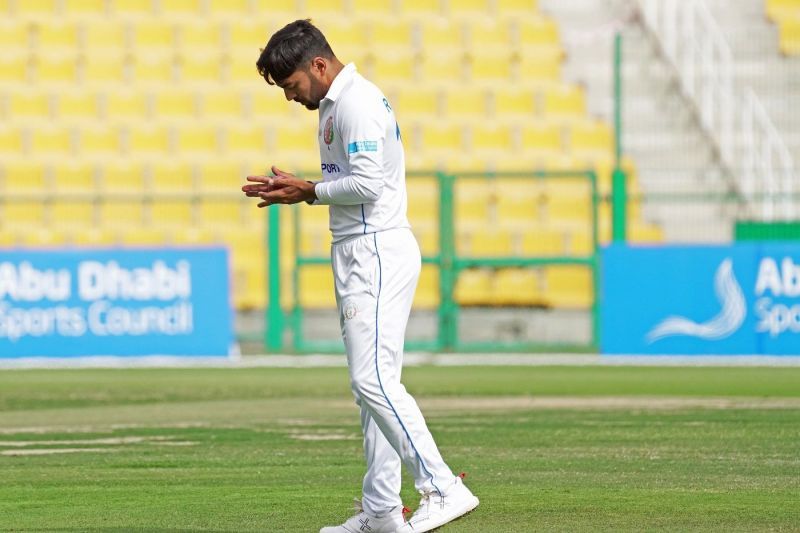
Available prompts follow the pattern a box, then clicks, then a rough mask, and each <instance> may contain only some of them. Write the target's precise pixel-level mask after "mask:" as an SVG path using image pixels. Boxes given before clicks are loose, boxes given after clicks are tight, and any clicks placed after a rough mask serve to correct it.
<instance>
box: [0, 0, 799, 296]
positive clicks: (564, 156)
mask: <svg viewBox="0 0 800 533" xmlns="http://www.w3.org/2000/svg"><path fill="white" fill-rule="evenodd" d="M766 1H767V5H768V8H769V13H770V16H771V17H772V18H773V19H774V20H776V21H777V22H778V23H779V24H780V27H781V47H782V49H783V50H784V52H786V53H800V22H798V21H800V16H798V13H797V12H798V7H797V6H798V4H797V2H795V1H793V0H766ZM9 5H11V6H13V7H11V8H9V11H8V13H9V14H8V15H6V14H4V16H3V18H2V20H0V47H2V48H3V54H2V56H0V193H2V194H3V195H5V196H4V201H3V202H2V204H0V226H2V227H3V228H6V229H9V228H10V229H9V231H7V232H4V233H3V238H2V240H1V241H0V244H5V245H7V244H13V243H21V244H25V245H29V246H46V245H52V244H59V243H65V244H70V245H75V246H108V245H132V246H147V245H164V244H199V243H202V244H212V243H218V244H223V245H226V246H228V247H229V248H230V250H231V253H232V278H231V286H232V288H233V291H234V301H235V303H236V305H237V307H239V308H240V309H260V308H263V306H264V305H265V304H266V297H267V295H266V284H265V279H264V276H265V268H266V253H265V249H264V222H263V221H264V219H265V217H264V212H263V211H260V210H257V209H256V208H255V205H254V203H255V202H253V201H249V200H248V199H245V198H242V197H240V194H239V192H238V190H239V187H240V186H241V184H242V183H243V182H244V177H245V176H246V175H247V174H248V172H249V173H259V174H263V173H265V171H266V169H268V168H269V166H270V165H272V164H277V165H278V166H283V167H285V168H286V169H291V170H293V171H296V172H297V171H299V172H303V173H304V175H307V176H309V177H314V176H315V175H317V174H316V173H315V169H318V158H319V156H318V147H317V144H316V139H315V135H314V132H315V130H316V128H317V117H316V114H314V113H308V112H306V111H305V110H303V109H301V108H299V107H298V106H296V105H295V104H293V103H288V102H286V101H285V99H284V97H283V95H282V94H281V92H280V91H279V90H278V89H275V88H273V87H269V86H267V85H266V84H265V83H264V80H262V79H261V78H260V77H259V76H258V73H257V71H256V68H255V61H256V59H257V57H258V53H259V50H260V49H261V48H263V47H264V45H265V43H266V41H267V39H268V38H269V36H270V35H271V34H272V33H273V32H274V31H275V30H276V29H278V28H280V27H281V26H283V25H284V24H286V23H287V22H289V21H291V20H294V19H296V18H306V17H308V16H313V17H314V19H315V21H317V22H318V23H319V25H320V27H321V28H322V29H323V31H324V32H325V33H326V35H327V36H328V38H329V39H330V41H331V43H332V46H333V48H334V50H335V51H336V52H337V54H339V55H340V57H342V59H344V60H345V61H349V60H353V61H355V62H356V63H357V65H358V68H359V70H360V71H361V72H363V73H364V74H365V75H367V76H369V77H370V78H371V79H373V80H374V81H375V82H376V83H378V85H379V86H381V87H382V88H383V89H384V91H385V92H386V94H387V97H388V98H389V101H390V102H391V103H392V105H393V107H394V108H395V110H396V112H397V116H398V119H399V125H400V128H401V131H402V138H403V142H404V144H405V146H406V163H407V169H408V170H409V171H410V176H409V179H408V191H409V218H410V220H411V222H412V225H413V230H414V232H415V234H416V236H417V238H418V240H419V242H420V245H421V249H422V251H423V253H424V254H425V255H427V256H435V255H437V254H438V253H439V221H438V210H439V199H438V185H437V182H436V178H435V176H434V175H432V174H431V173H430V172H431V171H435V170H448V171H450V172H453V173H455V174H457V175H458V174H463V173H465V172H470V173H475V172H484V171H495V172H502V171H533V170H553V169H575V168H584V167H586V166H587V164H588V165H590V166H592V167H594V168H595V169H596V171H597V172H598V178H599V187H600V191H601V193H603V194H607V193H608V192H609V190H610V160H611V155H610V154H611V147H612V135H611V130H610V129H609V127H608V125H607V124H605V123H602V122H598V121H596V120H594V119H592V118H591V117H589V116H588V113H587V105H586V93H585V90H584V88H583V87H580V86H575V85H570V84H568V83H565V82H564V81H563V80H562V77H561V65H562V62H563V56H564V52H563V49H562V47H561V44H560V40H559V39H560V37H559V28H558V26H557V24H556V23H555V21H554V20H553V19H551V18H549V17H547V16H546V15H544V14H543V13H542V12H540V11H539V9H538V7H537V3H536V2H535V1H534V0H436V1H427V0H338V1H334V2H331V1H327V0H302V1H296V2H274V1H273V0H224V1H223V0H147V1H139V0H57V1H56V0H25V1H24V2H23V1H16V2H12V3H11V4H9ZM377 51H380V53H378V52H377ZM624 168H625V169H626V171H628V173H629V187H630V188H631V189H632V190H635V187H636V178H635V165H633V163H632V162H630V161H628V160H625V162H624ZM417 170H421V171H425V172H426V174H425V175H423V176H416V175H414V171H417ZM582 187H583V188H576V187H574V186H573V185H571V184H570V183H561V184H559V183H555V180H550V179H548V180H541V179H535V180H534V179H530V180H520V179H512V178H509V179H506V178H502V177H501V178H496V179H488V180H487V179H484V178H474V177H472V178H469V179H466V178H463V176H462V177H457V178H456V189H455V202H456V203H455V206H454V209H455V216H456V232H457V236H458V239H457V250H458V252H459V253H464V254H467V255H473V256H494V257H498V256H507V255H520V254H521V255H533V256H556V255H564V254H573V255H579V256H585V255H588V254H590V253H592V239H591V220H590V219H591V209H590V206H591V203H590V201H591V197H590V192H589V190H588V188H587V187H586V186H585V184H584V185H583V186H582ZM43 191H53V192H55V194H57V195H58V198H59V201H58V202H52V201H50V200H48V201H45V202H44V203H43V202H41V201H33V200H32V195H36V194H39V193H41V192H43ZM48 202H50V203H48ZM50 204H53V205H50ZM284 213H285V216H283V218H282V224H283V225H284V226H285V228H284V230H285V232H286V233H285V234H284V239H283V242H284V243H285V248H284V253H282V256H281V262H282V265H283V267H284V268H285V269H286V273H287V274H288V273H289V272H290V269H291V267H292V264H293V263H292V258H293V253H294V236H293V228H292V224H291V217H290V215H291V213H292V212H291V211H289V210H284ZM629 213H630V217H631V225H630V234H631V236H632V238H633V239H635V240H637V239H638V240H643V241H653V240H660V239H662V238H663V236H662V235H661V233H660V230H659V228H657V227H653V226H650V225H647V224H645V223H643V222H641V220H640V210H639V209H638V208H637V207H635V206H634V207H632V208H631V209H630V211H629ZM600 218H601V219H600V221H599V225H598V226H599V227H598V229H599V233H600V235H601V237H602V238H603V239H607V238H608V236H609V233H610V212H609V209H608V207H607V205H606V206H601V209H600ZM302 220H303V222H302V226H301V228H302V229H301V232H300V234H299V235H298V236H297V238H298V244H299V247H300V252H301V253H304V254H310V255H316V256H323V257H324V256H326V255H327V254H328V251H329V240H330V239H329V235H328V230H327V223H328V221H327V211H326V210H325V209H324V208H320V209H312V210H305V211H304V212H303V218H302ZM44 222H47V223H48V224H49V226H48V227H50V228H52V227H57V228H58V229H57V230H52V229H45V230H41V231H40V230H37V231H32V230H30V228H35V227H39V226H41V224H42V223H44ZM53 224H56V225H57V226H54V225H53ZM29 230H30V231H29ZM287 279H289V278H288V277H287ZM438 284H439V278H438V270H437V268H436V267H435V266H432V265H426V266H425V267H424V268H423V274H422V278H421V280H420V283H419V289H418V292H417V299H416V303H415V305H418V306H421V307H428V308H430V307H434V306H436V305H438V303H439V292H438V291H439V286H438ZM286 293H288V294H285V295H284V301H285V303H286V305H290V304H291V303H292V302H291V294H290V291H286ZM591 293H592V285H591V277H588V278H587V269H585V268H584V267H567V266H564V267H547V268H538V269H501V270H497V271H492V270H485V269H471V270H467V271H464V272H462V273H461V274H460V276H459V279H458V284H457V287H456V297H457V300H458V301H459V303H461V304H462V305H511V306H516V305H560V306H568V307H586V306H588V305H590V303H591ZM300 298H301V303H302V304H303V305H307V306H310V307H330V306H331V305H333V293H332V285H331V279H330V271H329V269H327V268H322V267H313V268H306V269H303V272H302V273H301V287H300Z"/></svg>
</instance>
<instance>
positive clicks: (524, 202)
mask: <svg viewBox="0 0 800 533" xmlns="http://www.w3.org/2000/svg"><path fill="white" fill-rule="evenodd" d="M496 181H497V184H496V186H495V195H496V197H497V212H498V217H499V218H500V220H502V221H514V223H515V224H518V223H519V221H531V220H535V219H537V218H538V217H539V211H540V209H539V204H540V202H541V195H542V192H541V191H542V188H541V187H540V186H539V184H538V183H536V181H534V180H532V179H527V178H519V179H513V178H497V180H496Z"/></svg>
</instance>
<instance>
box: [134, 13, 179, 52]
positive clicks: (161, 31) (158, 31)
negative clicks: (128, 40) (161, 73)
mask: <svg viewBox="0 0 800 533" xmlns="http://www.w3.org/2000/svg"><path fill="white" fill-rule="evenodd" d="M175 33H176V31H175V25H174V24H172V23H171V22H167V21H160V20H158V19H154V18H143V19H140V20H138V21H137V22H136V23H135V24H134V25H133V33H132V35H133V45H134V46H135V47H136V48H137V49H139V50H144V49H147V48H161V49H164V48H171V47H173V46H174V45H175Z"/></svg>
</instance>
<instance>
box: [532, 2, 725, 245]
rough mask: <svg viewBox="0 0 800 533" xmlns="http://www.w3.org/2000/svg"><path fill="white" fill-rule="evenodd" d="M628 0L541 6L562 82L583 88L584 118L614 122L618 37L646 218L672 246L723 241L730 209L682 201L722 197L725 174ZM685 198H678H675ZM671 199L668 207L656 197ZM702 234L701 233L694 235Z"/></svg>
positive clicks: (627, 136) (629, 138) (628, 129)
mask: <svg viewBox="0 0 800 533" xmlns="http://www.w3.org/2000/svg"><path fill="white" fill-rule="evenodd" d="M632 5H633V3H632V2H630V1H629V0H540V6H541V9H542V10H543V11H544V12H546V13H548V14H550V15H551V16H553V17H554V18H555V19H556V20H557V21H558V22H559V25H560V27H561V28H562V29H563V38H562V43H563V46H564V48H565V50H566V56H567V59H566V62H565V65H564V69H563V72H564V77H565V79H566V81H568V82H571V83H577V84H581V85H583V86H585V87H586V92H587V105H588V109H589V112H590V113H592V114H595V115H597V116H600V117H603V119H604V120H606V121H608V122H611V121H612V120H613V105H614V104H613V94H614V93H613V70H612V62H611V58H612V57H613V53H614V52H613V42H614V35H615V33H616V32H617V31H618V30H622V31H623V35H624V40H623V70H622V79H623V134H624V135H623V147H624V150H625V152H626V153H627V154H629V155H630V156H631V157H632V159H633V160H635V161H636V165H637V171H638V180H639V183H640V186H641V189H642V192H643V194H644V195H645V197H646V198H650V201H646V202H643V204H642V207H641V211H642V216H643V218H644V220H646V221H649V222H653V223H656V224H658V225H659V226H660V227H661V228H663V231H664V238H665V240H667V241H671V242H694V241H703V242H725V241H728V240H730V238H731V227H732V223H731V221H732V217H733V213H732V212H731V207H730V206H720V205H709V204H705V203H699V202H690V201H686V200H687V199H688V197H689V196H690V195H694V196H698V195H703V194H715V193H724V192H725V191H726V190H727V184H726V180H725V176H724V172H723V171H722V169H721V168H720V166H719V164H718V162H717V161H716V159H715V156H714V151H713V146H712V144H711V142H710V141H709V139H708V138H707V137H706V136H705V135H704V134H703V132H702V130H701V129H700V128H699V127H698V124H697V122H696V121H695V120H694V119H693V116H692V113H691V109H690V107H689V106H688V105H687V102H686V101H685V100H684V99H683V97H682V96H681V94H680V93H679V91H678V90H677V89H676V87H677V86H676V83H675V79H674V77H673V75H672V71H671V69H670V68H669V66H668V65H667V64H666V62H665V61H664V60H663V59H662V58H661V57H660V56H659V53H658V49H657V47H656V46H655V45H654V43H653V41H652V40H651V39H650V38H649V36H648V35H647V33H646V32H645V31H644V30H643V29H642V27H641V26H640V25H639V24H637V22H636V20H635V18H634V17H633V16H632V15H633V10H632ZM681 194H683V195H685V197H684V198H681V197H680V195H681ZM664 195H669V196H670V197H671V198H672V197H674V196H675V195H678V197H677V198H674V200H671V201H661V200H659V199H658V198H659V197H664ZM698 228H702V231H698Z"/></svg>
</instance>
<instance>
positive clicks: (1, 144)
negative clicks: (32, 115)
mask: <svg viewBox="0 0 800 533" xmlns="http://www.w3.org/2000/svg"><path fill="white" fill-rule="evenodd" d="M20 152H22V131H20V130H19V128H8V127H3V126H0V154H4V155H8V154H18V153H20Z"/></svg>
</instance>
